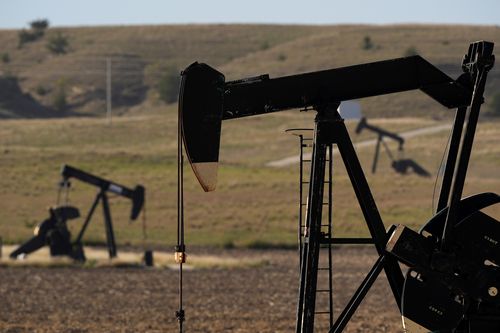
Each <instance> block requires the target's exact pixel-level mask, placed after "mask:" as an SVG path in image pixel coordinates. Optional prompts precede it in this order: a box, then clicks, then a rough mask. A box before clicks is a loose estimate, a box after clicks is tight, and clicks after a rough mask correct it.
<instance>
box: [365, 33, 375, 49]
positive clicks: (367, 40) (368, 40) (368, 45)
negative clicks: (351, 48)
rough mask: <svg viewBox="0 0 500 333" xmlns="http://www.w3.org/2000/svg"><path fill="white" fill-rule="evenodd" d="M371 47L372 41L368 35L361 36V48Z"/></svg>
mask: <svg viewBox="0 0 500 333" xmlns="http://www.w3.org/2000/svg"><path fill="white" fill-rule="evenodd" d="M371 49H373V42H372V39H371V37H370V36H365V37H364V38H363V50H371Z"/></svg>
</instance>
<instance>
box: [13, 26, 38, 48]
mask: <svg viewBox="0 0 500 333" xmlns="http://www.w3.org/2000/svg"><path fill="white" fill-rule="evenodd" d="M39 37H40V35H38V34H36V33H34V32H31V31H28V30H26V29H22V30H21V31H19V34H18V39H19V41H18V47H19V48H21V47H23V45H24V44H26V43H30V42H34V41H36V40H37V39H38V38H39Z"/></svg>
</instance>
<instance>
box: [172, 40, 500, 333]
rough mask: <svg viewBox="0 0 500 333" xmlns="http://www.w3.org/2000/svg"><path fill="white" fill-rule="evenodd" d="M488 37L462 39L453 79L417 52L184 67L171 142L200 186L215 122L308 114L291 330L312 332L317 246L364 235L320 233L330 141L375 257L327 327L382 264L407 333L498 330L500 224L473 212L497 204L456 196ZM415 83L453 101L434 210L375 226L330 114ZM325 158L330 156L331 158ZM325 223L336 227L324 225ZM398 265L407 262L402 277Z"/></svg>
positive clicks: (214, 141) (339, 122)
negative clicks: (292, 65) (243, 74)
mask: <svg viewBox="0 0 500 333" xmlns="http://www.w3.org/2000/svg"><path fill="white" fill-rule="evenodd" d="M493 65H494V55H493V43H490V42H485V41H480V42H475V43H472V44H471V45H470V46H469V49H468V52H467V54H466V55H465V57H464V59H463V62H462V69H463V74H462V75H460V76H459V77H458V78H457V79H456V80H455V79H452V78H451V77H449V76H448V75H446V74H445V73H443V72H442V71H441V70H439V69H438V68H437V67H435V66H433V65H432V64H430V63H429V62H427V61H426V60H425V59H423V58H422V57H420V56H411V57H406V58H399V59H392V60H387V61H380V62H373V63H368V64H362V65H356V66H350V67H344V68H338V69H331V70H325V71H319V72H312V73H306V74H299V75H293V76H287V77H280V78H275V79H271V78H270V77H269V76H268V75H261V76H258V77H254V78H248V79H242V80H237V81H230V82H226V81H225V77H224V75H223V74H222V73H220V72H218V71H216V70H215V69H213V68H212V67H210V66H208V65H206V64H201V63H194V64H192V65H191V66H189V67H188V68H187V69H186V70H185V71H184V72H183V74H182V82H181V90H180V99H179V126H180V127H179V138H180V139H182V141H183V143H184V147H185V150H186V155H187V157H188V159H189V163H190V164H191V167H192V169H193V171H194V173H195V175H196V177H197V178H198V180H199V182H200V184H201V186H202V187H203V189H204V190H205V191H213V190H214V189H215V185H216V179H217V167H218V162H219V145H220V137H221V123H222V121H223V120H228V119H236V118H241V117H246V116H253V115H260V114H266V113H271V112H278V111H282V110H287V109H298V108H301V109H314V110H315V111H316V112H317V116H316V119H315V129H314V131H315V132H314V139H313V155H312V161H311V172H310V180H309V194H308V199H307V215H306V220H305V226H304V228H305V230H306V231H305V232H304V235H303V239H302V249H301V260H300V263H301V265H300V271H301V274H300V283H299V299H298V302H297V317H296V332H297V333H312V332H314V327H315V326H314V324H315V316H316V314H317V311H316V309H315V306H316V295H317V292H318V290H317V278H318V269H319V267H318V254H319V249H320V247H321V246H322V245H324V244H345V243H349V244H361V243H367V241H366V239H344V238H339V237H338V236H336V235H335V233H334V232H333V233H332V234H331V235H329V236H325V234H324V233H323V232H322V231H321V226H322V209H323V201H324V198H323V192H324V184H325V166H326V163H327V156H328V155H327V150H328V149H329V146H331V145H332V144H335V145H337V147H338V150H339V152H340V156H341V158H342V160H343V162H344V164H345V166H346V170H347V173H348V176H349V178H350V180H351V184H352V186H353V188H354V192H355V194H356V197H357V199H358V202H359V205H360V208H361V211H362V213H363V216H364V219H365V221H366V225H367V227H368V229H369V231H370V234H371V238H370V239H368V240H369V242H371V243H373V244H374V246H375V249H376V250H377V252H378V254H379V258H378V260H377V261H376V262H375V263H374V265H373V267H372V268H371V270H370V271H369V273H368V274H367V275H366V278H365V279H364V281H363V282H362V283H361V285H360V286H359V288H358V289H357V291H356V292H355V294H354V295H353V297H352V298H351V300H350V301H349V303H348V304H347V306H346V307H345V309H344V310H343V311H342V313H340V314H337V315H335V321H334V322H333V324H332V325H330V326H329V327H330V328H329V330H328V332H330V333H340V332H342V331H343V330H344V328H345V327H346V325H347V324H348V322H349V321H350V319H351V317H352V315H353V314H354V312H355V311H356V309H357V307H358V306H359V304H360V303H361V301H362V300H363V299H364V297H365V296H366V294H367V293H368V291H369V289H370V288H371V286H372V285H373V283H374V282H375V280H376V279H377V277H378V276H379V274H380V272H381V271H382V270H384V271H385V275H386V276H387V279H388V282H389V286H390V288H391V290H392V293H393V295H394V298H395V300H396V303H397V305H398V307H399V311H400V313H401V315H402V318H403V327H404V329H405V332H407V333H420V332H441V333H444V332H453V333H486V332H488V333H493V332H500V293H499V289H500V267H499V266H500V222H499V221H497V220H496V219H494V218H493V217H491V216H489V215H488V214H486V213H484V212H483V209H484V208H487V207H490V206H492V205H495V204H498V203H499V202H500V197H499V195H498V194H496V193H490V192H486V193H481V194H476V195H472V196H470V197H466V198H462V193H463V188H464V184H465V178H466V173H467V169H468V164H469V159H470V156H471V151H472V145H473V141H474V136H475V132H476V125H477V122H478V117H479V112H480V108H481V104H482V103H483V93H484V88H485V83H486V78H487V75H488V72H489V71H490V69H491V68H492V67H493ZM416 89H419V90H421V91H423V92H424V93H426V94H427V95H428V96H429V97H431V98H432V99H434V100H435V101H436V102H438V103H439V104H441V105H443V106H445V107H448V108H456V115H455V121H454V125H453V128H452V132H451V137H450V145H449V149H448V154H447V160H446V167H445V171H444V175H443V180H442V184H441V191H440V195H439V200H438V205H437V211H436V213H435V215H434V217H433V218H431V220H430V221H428V222H427V223H424V225H423V227H422V229H421V230H420V231H418V232H416V231H413V230H411V229H409V228H407V227H405V226H403V225H396V226H392V227H390V228H389V229H388V230H387V231H386V229H385V226H384V223H383V221H382V217H381V216H380V214H379V211H378V208H377V205H376V204H375V200H374V198H373V196H372V194H371V191H370V188H369V186H368V182H367V180H366V178H365V175H364V173H363V170H362V168H361V165H360V163H359V160H358V158H357V155H356V152H355V150H354V147H353V144H352V142H351V139H350V137H349V134H348V131H347V128H346V126H345V124H344V121H343V119H342V118H341V117H340V115H339V113H338V112H337V109H338V107H339V104H340V103H341V102H343V101H346V100H352V99H358V98H364V97H370V96H377V95H383V94H389V93H397V92H403V91H409V90H416ZM330 157H333V156H331V155H330ZM182 161H183V159H182V144H181V143H180V142H179V165H180V167H179V175H180V177H179V181H180V182H179V203H180V204H179V206H178V207H179V221H178V222H179V244H178V247H177V250H176V251H177V253H176V256H177V257H178V258H181V259H180V260H178V262H179V264H180V268H181V269H180V304H179V311H177V317H178V319H179V323H180V328H181V331H182V323H183V321H184V310H183V308H182V306H183V305H182V304H183V303H182V264H183V263H184V261H185V257H186V256H185V253H184V251H185V244H184V220H183V213H182V208H183V205H182V193H183V190H182ZM333 230H335V229H333ZM400 263H403V264H405V265H406V266H407V267H408V269H407V271H406V272H403V270H402V266H400Z"/></svg>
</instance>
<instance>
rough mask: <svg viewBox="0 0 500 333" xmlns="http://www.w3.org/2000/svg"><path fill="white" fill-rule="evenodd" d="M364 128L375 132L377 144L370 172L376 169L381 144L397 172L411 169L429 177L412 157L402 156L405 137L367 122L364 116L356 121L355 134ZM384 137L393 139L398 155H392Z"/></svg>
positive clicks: (405, 171) (402, 172)
mask: <svg viewBox="0 0 500 333" xmlns="http://www.w3.org/2000/svg"><path fill="white" fill-rule="evenodd" d="M364 129H367V130H369V131H372V132H374V133H376V134H377V144H376V145H375V155H374V156H373V163H372V173H375V172H376V171H377V163H378V157H379V155H380V145H383V146H384V148H385V152H386V153H387V156H389V158H390V159H391V161H392V162H391V167H392V168H393V169H394V171H396V172H397V173H400V174H403V175H405V174H407V173H408V172H409V171H413V172H414V173H415V174H417V175H419V176H422V177H429V176H430V175H431V174H430V173H429V172H428V171H427V170H425V169H424V168H423V167H422V166H421V165H420V164H418V163H417V162H416V161H415V160H414V159H411V158H404V157H402V155H403V153H404V144H405V139H404V138H403V137H402V136H400V135H398V134H396V133H392V132H390V131H388V130H386V129H383V128H380V127H378V126H374V125H372V124H368V122H367V120H366V118H365V117H363V118H361V120H360V121H359V123H358V126H356V134H360V133H361V132H362V131H363V130H364ZM386 138H387V139H391V140H394V141H396V142H397V143H398V155H399V156H398V157H397V158H395V157H394V155H393V154H392V152H391V150H390V149H389V147H388V146H387V143H386V142H385V141H384V139H386Z"/></svg>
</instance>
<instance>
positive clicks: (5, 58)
mask: <svg viewBox="0 0 500 333" xmlns="http://www.w3.org/2000/svg"><path fill="white" fill-rule="evenodd" d="M2 62H3V63H4V64H7V63H9V62H10V55H9V54H8V53H3V54H2Z"/></svg>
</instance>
